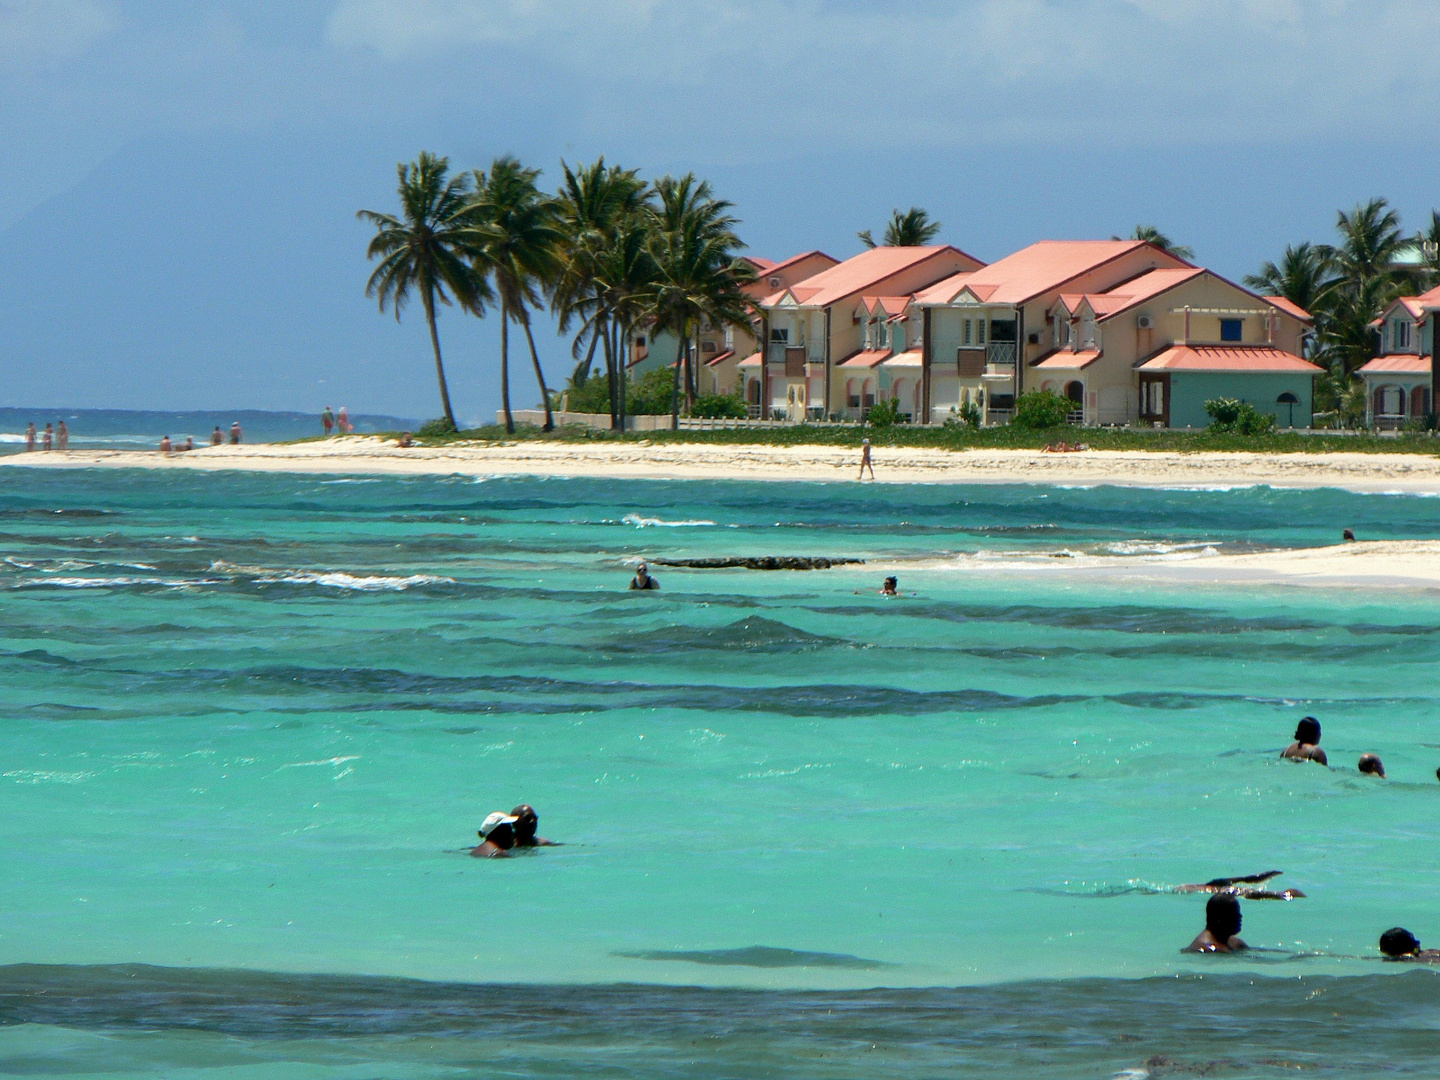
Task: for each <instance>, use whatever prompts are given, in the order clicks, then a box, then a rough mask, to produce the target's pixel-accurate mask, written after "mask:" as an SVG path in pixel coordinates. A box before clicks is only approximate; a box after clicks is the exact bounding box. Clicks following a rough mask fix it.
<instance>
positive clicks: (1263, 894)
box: [1175, 870, 1305, 900]
mask: <svg viewBox="0 0 1440 1080" xmlns="http://www.w3.org/2000/svg"><path fill="white" fill-rule="evenodd" d="M1284 872H1285V871H1283V870H1266V871H1265V872H1264V873H1263V874H1246V875H1245V876H1244V877H1220V878H1214V879H1212V880H1210V881H1207V882H1205V883H1204V884H1203V885H1177V886H1175V891H1176V892H1177V893H1217V894H1218V893H1229V894H1230V895H1231V896H1238V897H1240V898H1241V899H1244V900H1302V899H1304V898H1305V894H1304V893H1303V892H1301V891H1300V890H1299V889H1281V890H1280V891H1279V892H1272V891H1271V890H1270V889H1256V888H1254V887H1253V886H1255V885H1263V884H1264V883H1265V882H1267V881H1269V880H1270V879H1271V878H1276V877H1279V876H1280V875H1281V874H1283V873H1284Z"/></svg>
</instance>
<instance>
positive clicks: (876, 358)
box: [840, 349, 890, 368]
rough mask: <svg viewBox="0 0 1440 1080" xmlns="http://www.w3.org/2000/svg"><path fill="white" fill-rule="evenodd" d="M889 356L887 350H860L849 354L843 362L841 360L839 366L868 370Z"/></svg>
mask: <svg viewBox="0 0 1440 1080" xmlns="http://www.w3.org/2000/svg"><path fill="white" fill-rule="evenodd" d="M889 355H890V350H889V349H861V350H860V351H859V352H857V353H851V354H850V355H849V356H847V357H846V358H845V359H844V360H841V361H840V366H841V367H864V368H870V367H874V366H875V365H876V364H878V363H880V361H881V360H884V359H885V358H886V357H887V356H889Z"/></svg>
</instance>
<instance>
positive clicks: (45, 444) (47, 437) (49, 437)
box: [40, 424, 55, 450]
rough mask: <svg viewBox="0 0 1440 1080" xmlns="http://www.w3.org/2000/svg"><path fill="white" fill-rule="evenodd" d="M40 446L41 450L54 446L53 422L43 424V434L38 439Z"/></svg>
mask: <svg viewBox="0 0 1440 1080" xmlns="http://www.w3.org/2000/svg"><path fill="white" fill-rule="evenodd" d="M40 448H41V449H42V450H53V449H54V448H55V426H54V425H53V424H46V425H45V434H44V436H43V437H42V438H41V440H40Z"/></svg>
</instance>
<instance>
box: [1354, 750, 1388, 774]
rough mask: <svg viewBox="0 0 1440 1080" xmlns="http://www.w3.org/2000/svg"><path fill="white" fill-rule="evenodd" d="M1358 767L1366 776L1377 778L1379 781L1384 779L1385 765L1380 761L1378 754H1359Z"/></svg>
mask: <svg viewBox="0 0 1440 1080" xmlns="http://www.w3.org/2000/svg"><path fill="white" fill-rule="evenodd" d="M1358 767H1359V769H1360V771H1361V772H1362V773H1364V774H1365V775H1366V776H1378V777H1380V779H1381V780H1384V779H1385V763H1384V762H1383V761H1381V760H1380V755H1379V754H1361V755H1360V765H1359V766H1358Z"/></svg>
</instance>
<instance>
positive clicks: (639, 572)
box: [630, 562, 660, 589]
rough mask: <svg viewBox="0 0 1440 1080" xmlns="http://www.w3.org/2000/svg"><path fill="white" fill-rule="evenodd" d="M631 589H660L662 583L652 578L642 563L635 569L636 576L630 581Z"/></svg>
mask: <svg viewBox="0 0 1440 1080" xmlns="http://www.w3.org/2000/svg"><path fill="white" fill-rule="evenodd" d="M630 588H632V589H658V588H660V583H659V582H658V581H656V580H655V579H654V578H653V577H651V576H650V571H649V570H648V569H646V567H645V564H644V563H643V562H642V563H641V564H640V565H639V566H637V567H636V568H635V576H634V577H633V578H631V579H630Z"/></svg>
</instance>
